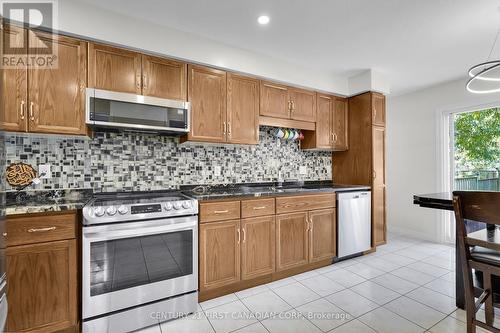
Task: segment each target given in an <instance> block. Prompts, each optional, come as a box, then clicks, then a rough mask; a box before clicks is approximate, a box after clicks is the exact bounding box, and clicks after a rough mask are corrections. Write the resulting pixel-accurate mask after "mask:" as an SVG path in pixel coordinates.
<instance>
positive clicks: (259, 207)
mask: <svg viewBox="0 0 500 333" xmlns="http://www.w3.org/2000/svg"><path fill="white" fill-rule="evenodd" d="M266 208H267V206H258V207H254V208H253V210H261V209H266Z"/></svg>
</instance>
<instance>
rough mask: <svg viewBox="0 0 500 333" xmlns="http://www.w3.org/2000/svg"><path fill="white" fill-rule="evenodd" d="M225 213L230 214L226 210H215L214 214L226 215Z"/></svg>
mask: <svg viewBox="0 0 500 333" xmlns="http://www.w3.org/2000/svg"><path fill="white" fill-rule="evenodd" d="M224 213H229V211H228V210H227V209H226V210H214V214H224Z"/></svg>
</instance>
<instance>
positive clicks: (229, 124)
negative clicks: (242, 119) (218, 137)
mask: <svg viewBox="0 0 500 333" xmlns="http://www.w3.org/2000/svg"><path fill="white" fill-rule="evenodd" d="M227 135H229V136H231V122H230V121H228V123H227Z"/></svg>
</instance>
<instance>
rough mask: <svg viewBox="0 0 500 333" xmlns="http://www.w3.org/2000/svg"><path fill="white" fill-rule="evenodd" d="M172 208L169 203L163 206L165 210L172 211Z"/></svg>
mask: <svg viewBox="0 0 500 333" xmlns="http://www.w3.org/2000/svg"><path fill="white" fill-rule="evenodd" d="M172 208H173V206H172V204H171V203H170V202H167V203H166V204H165V209H166V210H172Z"/></svg>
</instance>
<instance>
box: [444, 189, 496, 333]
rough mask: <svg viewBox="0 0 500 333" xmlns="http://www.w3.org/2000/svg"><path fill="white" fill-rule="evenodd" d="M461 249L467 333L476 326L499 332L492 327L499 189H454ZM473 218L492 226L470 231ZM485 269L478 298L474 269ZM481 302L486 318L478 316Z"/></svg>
mask: <svg viewBox="0 0 500 333" xmlns="http://www.w3.org/2000/svg"><path fill="white" fill-rule="evenodd" d="M453 207H454V210H455V218H456V227H457V240H456V241H457V242H458V251H460V257H461V262H460V263H459V264H460V265H461V266H462V271H463V279H464V289H465V308H466V313H467V314H466V317H467V333H475V332H476V326H479V327H481V328H484V329H486V330H489V331H492V332H495V333H500V330H499V329H497V328H495V327H493V318H494V309H493V308H494V299H493V291H492V290H493V288H492V275H493V276H500V231H499V230H498V229H497V228H496V225H497V224H500V192H479V191H455V192H453ZM466 220H472V221H476V222H483V223H486V225H487V226H490V227H489V228H486V229H483V230H479V231H476V232H473V233H470V234H467V232H466V227H465V222H466ZM473 269H474V270H475V271H476V272H477V271H480V272H482V277H483V287H482V288H481V289H480V294H479V295H478V296H479V297H478V298H477V301H476V299H475V296H476V289H478V288H476V287H475V286H474V280H473V277H472V270H473ZM482 304H484V307H485V319H486V320H485V322H482V321H479V320H477V318H476V313H477V311H478V310H479V309H480V308H481V306H482Z"/></svg>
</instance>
